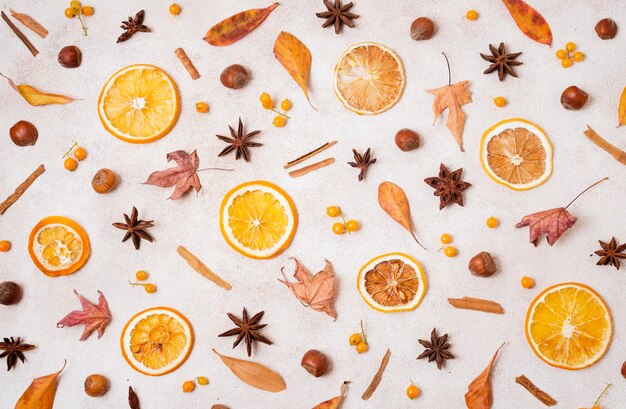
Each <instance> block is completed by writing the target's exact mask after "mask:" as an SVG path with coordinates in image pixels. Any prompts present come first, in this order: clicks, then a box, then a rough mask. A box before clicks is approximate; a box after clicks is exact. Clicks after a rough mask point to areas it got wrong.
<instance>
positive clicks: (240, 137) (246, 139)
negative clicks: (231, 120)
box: [217, 118, 263, 162]
mask: <svg viewBox="0 0 626 409" xmlns="http://www.w3.org/2000/svg"><path fill="white" fill-rule="evenodd" d="M228 129H229V130H230V135H231V137H228V136H222V135H217V138H218V139H219V140H220V141H224V142H226V143H228V144H229V145H228V146H227V147H225V148H224V149H223V150H222V151H221V152H220V154H219V155H217V156H224V155H228V154H229V153H230V152H232V151H235V160H237V159H239V158H241V157H243V160H245V161H246V162H250V152H249V151H248V148H256V147H257V146H263V144H262V143H258V142H252V141H250V139H252V138H253V137H255V136H257V135H258V134H260V133H261V131H253V132H250V133H244V131H243V123H241V118H239V127H238V128H237V133H235V130H234V129H233V127H232V126H230V125H228Z"/></svg>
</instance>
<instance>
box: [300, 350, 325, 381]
mask: <svg viewBox="0 0 626 409" xmlns="http://www.w3.org/2000/svg"><path fill="white" fill-rule="evenodd" d="M300 365H302V367H303V368H304V369H306V370H307V372H308V373H310V374H311V375H313V376H314V377H316V378H319V377H320V376H322V375H324V374H325V373H326V372H328V370H329V369H330V360H329V359H328V357H327V356H326V355H325V354H324V353H322V352H320V351H318V350H317V349H310V350H308V351H307V352H306V353H305V354H304V356H303V357H302V362H301V363H300Z"/></svg>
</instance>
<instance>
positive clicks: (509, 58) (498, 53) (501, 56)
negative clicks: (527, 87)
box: [480, 43, 523, 81]
mask: <svg viewBox="0 0 626 409" xmlns="http://www.w3.org/2000/svg"><path fill="white" fill-rule="evenodd" d="M489 51H491V55H488V54H482V53H481V54H480V56H481V57H483V59H484V60H487V61H489V62H490V63H491V65H490V66H489V67H488V68H487V69H486V70H485V71H484V72H483V74H491V73H492V72H494V71H496V70H497V71H498V78H499V79H500V81H504V78H505V77H506V75H507V74H509V75H510V76H512V77H517V74H516V73H515V70H514V69H513V67H515V66H518V65H522V64H523V63H522V62H520V61H515V59H516V58H517V57H519V56H520V55H522V53H512V54H507V53H506V47H505V46H504V43H500V45H499V46H498V48H496V47H494V46H493V45H491V44H489Z"/></svg>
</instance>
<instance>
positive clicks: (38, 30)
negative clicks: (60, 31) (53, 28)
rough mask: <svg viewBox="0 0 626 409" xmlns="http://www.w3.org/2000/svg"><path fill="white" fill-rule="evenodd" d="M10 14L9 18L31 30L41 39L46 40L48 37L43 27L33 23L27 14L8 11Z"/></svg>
mask: <svg viewBox="0 0 626 409" xmlns="http://www.w3.org/2000/svg"><path fill="white" fill-rule="evenodd" d="M9 11H10V12H11V17H13V18H14V19H16V20H17V21H19V22H20V23H22V24H24V25H25V26H26V27H27V28H29V29H31V30H32V31H33V32H34V33H35V34H37V35H38V36H39V37H41V38H46V36H47V35H48V30H46V29H45V27H44V26H42V25H41V24H39V23H38V22H37V21H35V19H34V18H32V17H31V16H29V15H28V14H24V13H18V12H17V11H15V10H13V9H9Z"/></svg>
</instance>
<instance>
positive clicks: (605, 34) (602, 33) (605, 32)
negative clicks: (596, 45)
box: [595, 18, 617, 40]
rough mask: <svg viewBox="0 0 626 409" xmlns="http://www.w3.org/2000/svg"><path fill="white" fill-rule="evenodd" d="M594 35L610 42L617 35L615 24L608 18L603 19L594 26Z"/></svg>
mask: <svg viewBox="0 0 626 409" xmlns="http://www.w3.org/2000/svg"><path fill="white" fill-rule="evenodd" d="M595 30H596V33H597V34H598V37H600V38H601V39H603V40H611V39H613V38H615V36H616V35H617V23H615V21H613V20H612V19H610V18H603V19H602V20H600V21H598V24H596V28H595Z"/></svg>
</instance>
